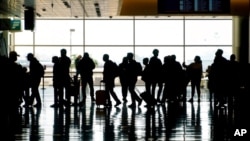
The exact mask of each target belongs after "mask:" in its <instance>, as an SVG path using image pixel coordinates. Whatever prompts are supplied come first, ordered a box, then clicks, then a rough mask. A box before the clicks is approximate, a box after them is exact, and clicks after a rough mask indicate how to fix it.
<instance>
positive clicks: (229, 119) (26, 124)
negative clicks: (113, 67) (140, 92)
mask: <svg viewBox="0 0 250 141" xmlns="http://www.w3.org/2000/svg"><path fill="white" fill-rule="evenodd" d="M98 88H99V87H95V89H96V90H97V89H98ZM120 89H121V88H120V87H116V88H115V91H116V92H117V95H118V97H119V98H121V92H120V91H121V90H120ZM139 89H142V87H139ZM40 92H41V97H42V102H43V104H42V107H41V108H35V107H34V108H22V109H21V111H20V113H21V114H20V118H21V124H20V125H21V127H20V128H19V130H18V131H17V132H16V134H15V140H18V141H27V140H30V141H137V140H138V141H166V140H167V141H217V140H218V141H224V140H226V141H227V140H228V141H231V140H237V141H238V140H239V141H240V140H245V139H246V137H248V135H247V134H249V133H246V134H244V136H239V134H235V133H241V132H236V131H242V130H237V129H246V130H247V129H249V128H248V126H247V125H246V124H247V121H248V119H247V118H246V115H247V114H246V111H244V110H246V109H247V108H245V107H246V105H249V104H246V103H247V102H245V101H246V100H244V97H239V98H236V99H234V103H233V105H232V106H231V107H230V106H229V105H227V106H226V107H225V108H216V105H215V104H214V102H210V101H209V95H208V91H207V90H206V89H202V95H201V102H196V101H197V100H196V97H195V99H194V102H193V103H190V102H176V103H166V104H165V105H157V106H155V107H152V108H146V107H145V106H144V105H145V103H144V102H143V103H142V105H141V106H140V107H136V108H128V105H129V104H130V103H131V100H130V95H128V102H127V103H123V104H121V105H119V106H118V107H114V106H113V107H111V108H105V107H101V106H100V107H97V105H95V103H92V102H91V100H90V97H89V95H88V97H87V103H86V104H85V106H84V107H79V106H71V107H70V108H51V107H50V105H51V104H53V88H52V87H45V89H40ZM187 97H188V98H189V97H190V88H189V87H188V96H187ZM242 99H243V100H242ZM72 100H73V97H72ZM113 103H114V101H113ZM244 108H245V109H244ZM248 111H249V110H248ZM248 132H249V131H248ZM240 135H241V134H240Z"/></svg>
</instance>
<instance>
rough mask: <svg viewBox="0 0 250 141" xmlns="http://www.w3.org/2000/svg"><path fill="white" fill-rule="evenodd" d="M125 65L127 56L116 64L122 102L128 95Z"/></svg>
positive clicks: (126, 64) (125, 100)
mask: <svg viewBox="0 0 250 141" xmlns="http://www.w3.org/2000/svg"><path fill="white" fill-rule="evenodd" d="M127 66H128V59H127V57H123V59H122V62H121V63H120V64H119V65H118V69H119V70H118V71H119V79H120V83H121V89H122V100H123V102H127V95H128V80H127V73H128V72H127Z"/></svg>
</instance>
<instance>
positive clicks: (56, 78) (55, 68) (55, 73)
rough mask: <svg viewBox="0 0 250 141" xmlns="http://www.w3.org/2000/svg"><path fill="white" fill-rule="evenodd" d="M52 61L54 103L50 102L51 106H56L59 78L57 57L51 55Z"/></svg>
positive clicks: (57, 104) (57, 103) (57, 102)
mask: <svg viewBox="0 0 250 141" xmlns="http://www.w3.org/2000/svg"><path fill="white" fill-rule="evenodd" d="M52 63H54V65H53V89H54V104H52V105H51V107H58V106H59V83H60V79H61V74H60V73H61V72H60V71H61V70H60V65H59V57H58V56H53V57H52Z"/></svg>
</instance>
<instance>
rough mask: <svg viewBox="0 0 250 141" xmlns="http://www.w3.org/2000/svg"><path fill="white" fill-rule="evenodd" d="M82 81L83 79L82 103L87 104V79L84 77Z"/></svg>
mask: <svg viewBox="0 0 250 141" xmlns="http://www.w3.org/2000/svg"><path fill="white" fill-rule="evenodd" d="M81 81H82V88H81V90H82V100H81V102H80V104H85V102H86V87H87V81H86V80H85V79H84V78H82V79H81Z"/></svg>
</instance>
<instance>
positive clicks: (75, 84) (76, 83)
mask: <svg viewBox="0 0 250 141" xmlns="http://www.w3.org/2000/svg"><path fill="white" fill-rule="evenodd" d="M79 94H80V79H78V78H77V77H76V76H74V78H71V80H70V96H73V97H74V103H73V105H77V100H78V99H79Z"/></svg>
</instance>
